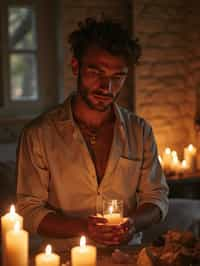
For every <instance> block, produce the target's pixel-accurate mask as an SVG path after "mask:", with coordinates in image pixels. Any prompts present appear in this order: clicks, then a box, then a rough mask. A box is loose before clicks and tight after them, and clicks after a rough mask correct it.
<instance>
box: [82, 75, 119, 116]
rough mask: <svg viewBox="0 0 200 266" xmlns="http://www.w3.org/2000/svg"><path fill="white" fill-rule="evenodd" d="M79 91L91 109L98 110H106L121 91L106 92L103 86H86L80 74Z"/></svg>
mask: <svg viewBox="0 0 200 266" xmlns="http://www.w3.org/2000/svg"><path fill="white" fill-rule="evenodd" d="M78 93H79V95H80V96H81V98H82V100H83V101H84V102H85V104H86V105H87V106H88V107H89V108H90V109H92V110H95V111H98V112H105V111H107V110H108V109H109V108H110V107H111V106H112V104H113V103H114V102H115V101H116V100H117V98H118V96H119V94H120V91H118V92H117V93H116V94H114V93H111V92H105V90H104V89H101V88H96V89H91V88H89V87H85V86H83V84H82V82H81V77H80V75H79V76H78Z"/></svg>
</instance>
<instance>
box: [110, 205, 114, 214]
mask: <svg viewBox="0 0 200 266" xmlns="http://www.w3.org/2000/svg"><path fill="white" fill-rule="evenodd" d="M109 213H110V214H112V213H113V206H110V207H109Z"/></svg>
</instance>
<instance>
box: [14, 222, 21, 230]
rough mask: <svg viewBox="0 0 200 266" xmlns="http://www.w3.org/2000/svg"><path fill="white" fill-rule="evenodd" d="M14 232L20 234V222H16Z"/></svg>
mask: <svg viewBox="0 0 200 266" xmlns="http://www.w3.org/2000/svg"><path fill="white" fill-rule="evenodd" d="M14 231H15V232H19V231H20V223H19V221H16V223H15V224H14Z"/></svg>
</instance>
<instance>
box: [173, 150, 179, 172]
mask: <svg viewBox="0 0 200 266" xmlns="http://www.w3.org/2000/svg"><path fill="white" fill-rule="evenodd" d="M171 155H172V161H171V170H172V171H173V172H175V173H176V174H178V173H180V171H181V163H180V161H179V159H178V155H177V152H176V151H172V152H171Z"/></svg>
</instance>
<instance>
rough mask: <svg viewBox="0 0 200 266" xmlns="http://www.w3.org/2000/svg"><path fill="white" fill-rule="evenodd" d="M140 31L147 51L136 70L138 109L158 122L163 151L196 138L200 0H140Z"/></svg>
mask: <svg viewBox="0 0 200 266" xmlns="http://www.w3.org/2000/svg"><path fill="white" fill-rule="evenodd" d="M134 3H135V5H134V14H135V17H134V25H135V34H136V36H137V37H139V39H140V41H141V44H142V47H143V56H142V59H141V64H140V65H139V66H138V67H137V70H136V92H135V95H136V97H135V98H136V99H135V101H136V111H137V113H138V114H140V115H141V116H143V117H144V118H145V119H146V120H148V121H149V122H150V123H151V125H152V126H153V128H154V133H155V136H156V139H157V142H158V147H159V151H160V152H162V151H163V149H164V148H165V147H166V146H169V147H171V148H172V149H175V150H177V151H178V152H179V155H181V156H182V151H183V147H184V146H185V145H188V144H189V143H194V144H196V138H195V127H194V121H195V115H196V99H197V98H196V93H197V91H198V86H199V84H200V83H199V81H200V75H199V67H200V60H199V59H200V57H199V55H200V34H199V33H200V30H199V29H200V20H199V15H198V10H199V8H200V3H199V1H198V0H194V1H182V0H162V1H160V0H154V1H152V0H135V1H134Z"/></svg>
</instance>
